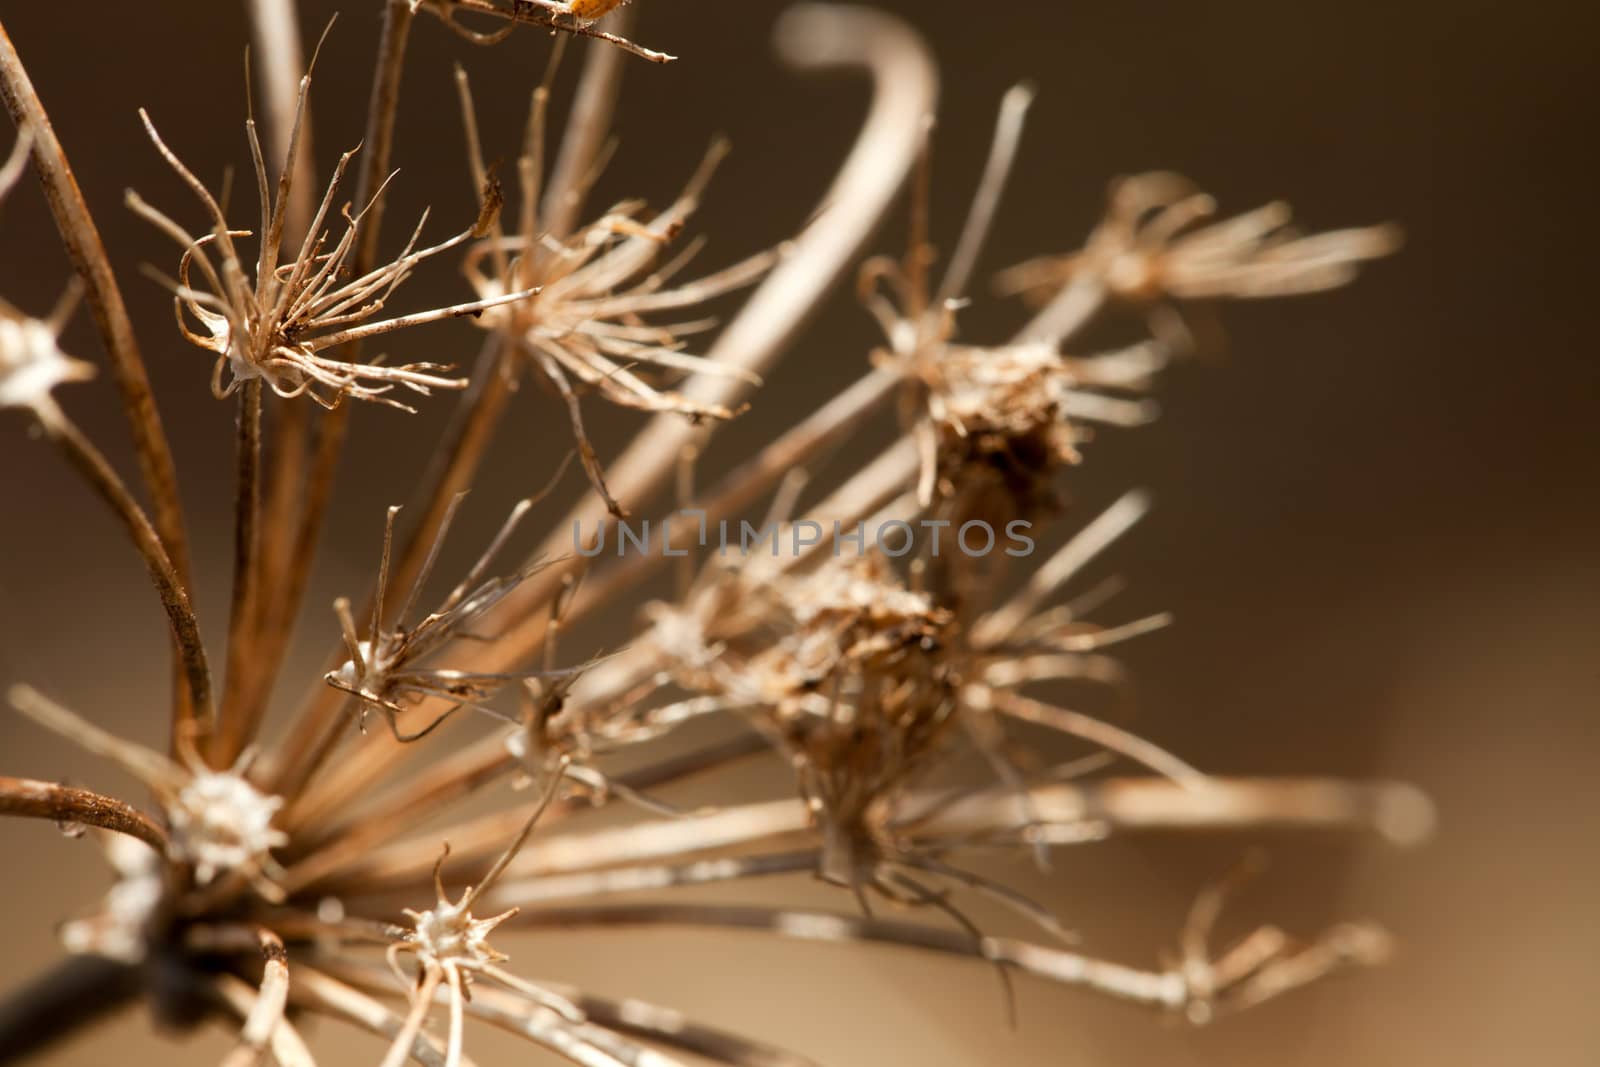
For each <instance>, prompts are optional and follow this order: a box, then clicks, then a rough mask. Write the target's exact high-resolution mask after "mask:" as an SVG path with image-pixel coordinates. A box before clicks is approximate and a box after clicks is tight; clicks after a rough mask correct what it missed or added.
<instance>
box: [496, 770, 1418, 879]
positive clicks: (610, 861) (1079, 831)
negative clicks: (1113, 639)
mask: <svg viewBox="0 0 1600 1067" xmlns="http://www.w3.org/2000/svg"><path fill="white" fill-rule="evenodd" d="M930 802H931V804H930ZM930 806H933V807H935V808H936V809H937V810H936V811H935V813H934V814H932V815H922V816H917V817H915V819H914V821H913V822H910V823H907V825H906V832H907V833H914V835H915V840H916V841H918V842H926V843H929V844H934V843H938V844H942V845H946V846H948V845H952V844H959V843H961V842H963V841H971V842H974V843H982V842H984V841H988V840H1008V841H1017V840H1022V839H1027V838H1037V839H1041V840H1045V841H1049V840H1050V839H1051V835H1052V833H1054V834H1055V835H1056V837H1057V838H1058V839H1060V840H1062V841H1071V842H1078V841H1082V840H1084V834H1083V830H1084V827H1086V826H1092V827H1098V828H1100V832H1101V833H1102V834H1103V833H1107V832H1123V831H1150V830H1163V829H1189V830H1202V829H1203V830H1214V831H1220V830H1238V829H1244V828H1261V827H1282V828H1287V827H1295V828H1300V829H1330V830H1331V829H1348V830H1364V831H1370V832H1375V833H1377V834H1379V835H1381V836H1382V837H1384V838H1385V839H1387V840H1389V841H1391V842H1393V843H1395V844H1398V845H1412V844H1416V843H1418V842H1419V841H1420V840H1422V839H1423V838H1425V837H1426V836H1427V834H1428V832H1429V828H1430V827H1431V824H1432V814H1431V808H1430V807H1429V805H1428V802H1427V800H1426V799H1425V798H1424V797H1423V796H1422V795H1421V794H1420V793H1418V792H1417V790H1415V789H1414V788H1412V787H1410V786H1405V785H1399V784H1395V783H1388V782H1376V783H1370V782H1348V781H1341V780H1338V779H1327V778H1306V779H1299V778H1284V779H1273V778H1260V779H1253V778H1207V779H1206V780H1205V784H1204V785H1202V786H1195V785H1188V784H1178V783H1175V782H1172V781H1171V780H1169V779H1166V778H1108V779H1102V780H1099V781H1094V782H1069V783H1052V784H1045V785H1036V786H1031V787H1029V788H1027V789H1026V790H1024V791H1022V792H1018V791H1017V790H1015V789H1011V788H1009V787H1006V788H996V789H990V790H984V791H981V792H979V793H976V794H974V795H972V796H969V797H965V798H958V799H955V800H953V801H949V802H945V801H943V800H941V799H940V798H939V797H937V796H935V795H931V794H912V795H910V796H908V797H906V798H905V799H904V800H903V801H902V802H901V804H900V806H899V808H898V809H897V811H898V813H899V814H900V815H902V816H908V817H909V816H913V814H914V813H916V812H919V811H921V812H927V811H928V810H929V809H930ZM891 821H893V820H891ZM812 833H813V831H812V829H811V817H810V814H809V813H808V811H807V810H806V807H805V805H804V803H803V802H802V801H801V800H799V799H792V800H776V801H766V802H763V803H757V804H746V805H741V806H738V807H731V808H724V809H722V810H719V811H715V812H712V813H710V814H707V815H694V816H685V817H681V818H676V819H666V820H658V821H649V822H642V823H634V824H631V825H629V826H624V827H618V828H615V829H606V830H592V831H587V832H585V833H582V834H557V835H551V836H547V837H544V838H542V839H541V840H539V841H535V842H533V843H532V844H531V845H529V846H528V848H526V849H525V850H523V852H522V854H521V855H520V856H519V857H518V858H517V860H516V862H515V863H514V864H512V868H511V874H512V875H513V876H514V877H516V878H536V877H542V876H546V875H556V874H572V873H578V872H584V871H597V870H605V869H608V868H614V867H623V866H632V865H638V864H642V863H656V862H662V861H667V860H672V861H680V862H681V861H687V860H689V859H691V858H694V857H701V856H711V855H718V854H723V853H726V852H729V851H737V850H743V849H750V848H753V847H757V846H759V847H761V848H762V849H765V850H769V851H770V850H783V849H788V848H794V847H796V846H797V845H804V844H807V843H808V838H809V836H810V835H811V834H812Z"/></svg>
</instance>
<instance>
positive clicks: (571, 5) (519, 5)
mask: <svg viewBox="0 0 1600 1067" xmlns="http://www.w3.org/2000/svg"><path fill="white" fill-rule="evenodd" d="M408 2H409V3H410V5H411V9H412V10H413V11H418V10H422V11H427V12H428V13H429V14H432V15H435V16H437V17H438V18H439V20H440V21H442V22H443V23H444V24H445V25H446V26H449V27H450V28H451V29H452V30H454V31H455V32H456V33H458V34H460V35H461V36H462V37H465V38H466V39H467V40H469V41H472V42H473V43H474V44H498V43H499V42H500V41H503V40H505V38H506V37H507V36H509V35H510V33H511V31H512V30H514V29H516V28H517V26H518V25H529V26H543V27H547V28H549V29H551V30H555V31H560V32H563V33H570V34H576V35H578V36H581V37H593V38H596V39H598V40H601V41H605V42H607V43H608V44H612V45H615V46H616V47H618V48H620V49H622V50H623V51H624V52H628V53H631V54H632V55H636V56H638V57H640V58H641V59H648V60H650V61H651V62H652V63H670V62H672V61H673V60H674V59H675V58H677V57H676V56H669V55H667V54H666V53H665V52H657V51H654V50H652V49H649V48H645V47H643V46H642V45H638V44H635V43H634V42H632V41H630V40H628V39H627V38H626V37H621V36H618V35H617V34H614V33H607V32H606V31H604V30H600V29H596V28H595V25H594V24H595V23H596V22H598V21H599V20H600V19H602V18H604V17H605V16H606V15H609V14H610V13H611V12H613V11H615V10H617V9H618V8H620V7H622V6H623V5H625V4H627V3H630V2H631V0H408ZM463 14H466V15H481V16H483V17H485V18H490V19H498V20H500V21H503V22H505V23H506V25H505V26H503V27H501V28H500V29H499V30H496V31H493V32H489V33H484V32H481V31H478V30H473V29H470V28H468V27H466V26H464V25H462V24H461V23H460V22H459V21H458V16H460V15H463Z"/></svg>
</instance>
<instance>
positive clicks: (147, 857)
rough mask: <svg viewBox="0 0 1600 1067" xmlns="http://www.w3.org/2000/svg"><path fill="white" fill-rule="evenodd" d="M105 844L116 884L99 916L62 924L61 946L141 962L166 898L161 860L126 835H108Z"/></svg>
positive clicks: (104, 836) (105, 835) (103, 843)
mask: <svg viewBox="0 0 1600 1067" xmlns="http://www.w3.org/2000/svg"><path fill="white" fill-rule="evenodd" d="M100 843H101V847H102V848H103V850H104V851H105V855H106V859H107V860H108V861H109V862H110V864H111V866H112V868H113V869H114V870H115V871H116V873H117V880H116V882H115V883H113V885H112V886H111V889H110V891H109V892H107V893H106V897H105V901H104V902H103V904H102V905H101V909H100V911H99V912H98V913H97V914H95V915H92V916H88V917H86V918H82V919H73V920H70V921H69V922H65V923H62V924H61V930H60V936H61V945H62V947H63V948H65V949H66V950H67V951H68V952H73V953H89V954H93V955H96V956H104V957H106V958H108V959H114V960H121V961H122V962H124V963H135V964H136V963H142V962H144V958H145V955H146V953H147V951H148V948H147V946H148V944H149V937H148V929H149V926H150V923H151V922H152V920H154V918H155V917H156V915H157V913H158V912H159V910H160V908H161V903H162V901H163V899H165V896H166V881H165V879H164V878H163V877H162V872H161V857H160V856H159V855H157V854H156V851H155V849H153V848H151V847H150V846H149V845H147V844H145V843H144V842H143V841H139V840H136V839H135V838H132V837H126V836H124V835H122V834H104V835H102V836H101V837H100Z"/></svg>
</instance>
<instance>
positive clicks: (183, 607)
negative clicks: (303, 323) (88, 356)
mask: <svg viewBox="0 0 1600 1067" xmlns="http://www.w3.org/2000/svg"><path fill="white" fill-rule="evenodd" d="M38 415H39V424H40V426H41V427H42V428H43V429H44V432H45V436H47V437H49V438H50V440H51V441H52V442H54V443H55V444H56V445H57V446H58V447H59V448H60V449H61V451H62V454H63V455H65V456H66V457H67V460H68V461H69V462H70V463H71V464H72V465H73V466H74V467H76V468H77V469H78V471H79V473H81V474H82V475H83V476H84V478H85V479H87V481H88V482H89V484H90V485H91V486H92V487H93V488H94V490H95V491H96V492H97V493H99V495H100V498H101V499H102V500H104V501H105V502H106V504H107V505H109V506H110V508H111V510H112V511H113V512H114V513H115V514H116V516H117V518H118V519H120V520H122V524H123V526H125V527H126V528H127V531H128V534H129V536H130V537H131V538H132V539H133V544H134V547H135V548H136V549H138V550H139V554H140V555H141V556H142V557H143V558H144V563H145V568H146V570H148V571H149V572H150V579H151V581H153V582H154V583H155V587H156V592H157V594H159V595H160V597H161V606H162V607H163V608H165V609H166V613H167V624H168V627H169V629H170V630H171V631H172V640H173V644H174V646H175V647H176V649H177V652H178V657H179V662H180V663H181V664H182V667H183V672H184V679H185V681H186V682H187V684H188V688H189V692H190V694H191V695H192V696H193V700H194V708H195V710H196V713H197V715H198V721H199V722H201V723H210V722H211V721H212V703H211V668H210V666H209V665H208V664H207V662H206V650H205V645H204V643H203V642H202V641H201V639H200V625H199V623H198V622H196V621H195V616H194V609H193V608H192V607H191V606H190V603H189V592H188V589H187V587H186V586H185V584H184V581H183V578H182V577H181V576H180V575H179V574H178V572H177V569H176V568H175V567H174V565H173V563H172V560H171V559H170V557H168V555H167V552H166V548H165V547H164V546H163V544H162V540H161V536H160V534H158V533H157V532H156V528H155V526H154V525H152V524H151V522H150V519H149V518H148V517H147V516H146V515H145V513H144V509H143V508H141V507H140V506H139V502H138V501H137V500H135V499H134V498H133V494H132V493H131V492H130V491H129V490H128V487H127V486H126V485H125V484H123V481H122V479H121V478H120V477H119V476H118V475H117V472H116V471H115V470H114V469H112V466H111V464H110V463H108V462H107V461H106V458H105V456H103V455H101V454H100V450H99V449H97V448H95V446H94V445H93V443H91V442H90V441H89V439H88V438H87V437H85V436H83V432H82V431H81V430H79V429H78V427H77V426H76V425H74V424H73V422H72V421H71V420H70V419H68V418H67V415H66V413H65V412H63V411H62V410H61V409H60V408H59V407H56V406H55V405H51V406H50V407H49V408H44V409H41V410H40V411H39V412H38ZM182 728H183V726H182V724H177V725H175V726H174V730H180V729H182ZM180 736H181V735H180Z"/></svg>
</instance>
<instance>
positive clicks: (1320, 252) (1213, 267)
mask: <svg viewBox="0 0 1600 1067" xmlns="http://www.w3.org/2000/svg"><path fill="white" fill-rule="evenodd" d="M1215 213H1216V202H1215V201H1213V200H1212V199H1211V197H1209V196H1207V195H1206V194H1204V193H1202V192H1200V191H1199V190H1198V189H1197V188H1196V187H1195V186H1194V184H1193V183H1191V182H1190V181H1189V180H1188V179H1187V178H1184V177H1182V176H1181V175H1178V174H1172V173H1170V172H1166V171H1157V172H1154V173H1150V174H1140V175H1136V176H1134V177H1131V178H1122V179H1119V180H1118V181H1116V182H1113V183H1112V185H1111V194H1110V203H1109V206H1108V208H1107V210H1106V217H1105V220H1104V221H1102V222H1101V223H1100V225H1099V226H1097V227H1096V228H1095V230H1094V232H1093V233H1091V234H1090V235H1089V240H1088V242H1087V243H1086V244H1085V245H1084V248H1083V250H1082V251H1080V252H1074V253H1072V254H1070V255H1066V256H1046V257H1042V258H1040V259H1033V260H1029V261H1028V262H1026V263H1022V264H1019V265H1017V266H1015V267H1012V268H1011V269H1009V270H1007V271H1005V272H1004V273H1003V274H1001V275H1000V276H999V277H998V278H997V279H996V285H997V287H998V288H1000V289H1001V290H1002V291H1004V292H1011V293H1020V294H1022V295H1024V296H1026V297H1027V298H1028V299H1029V300H1030V301H1033V302H1034V303H1043V302H1045V301H1046V300H1049V299H1050V298H1051V297H1052V296H1053V295H1054V294H1055V293H1057V292H1058V291H1059V290H1060V289H1061V288H1062V287H1064V286H1066V285H1070V284H1071V283H1072V282H1074V281H1077V280H1079V279H1091V280H1094V281H1097V282H1099V283H1101V284H1103V285H1104V286H1105V287H1106V288H1107V289H1108V290H1109V291H1110V292H1111V294H1112V295H1113V296H1115V297H1116V298H1117V299H1119V300H1125V301H1128V302H1131V303H1136V304H1146V303H1152V302H1156V301H1161V300H1206V299H1213V298H1217V297H1229V298H1233V299H1255V298H1261V297H1277V296H1292V295H1296V294H1300V293H1314V292H1320V291H1321V290H1324V289H1335V288H1338V287H1339V286H1341V285H1347V284H1349V282H1350V281H1351V280H1352V279H1354V278H1355V276H1356V268H1357V266H1359V265H1360V264H1361V263H1363V262H1365V261H1367V260H1371V259H1378V258H1381V257H1383V256H1387V255H1389V254H1390V253H1392V252H1393V251H1394V250H1395V249H1396V248H1397V247H1398V246H1399V243H1400V237H1399V232H1398V230H1396V228H1395V227H1393V226H1366V227H1362V228H1360V229H1349V230H1334V231H1331V232H1328V233H1321V234H1314V235H1311V236H1302V235H1301V234H1299V233H1298V232H1296V231H1295V230H1293V229H1291V228H1290V225H1289V223H1290V218H1291V212H1290V209H1289V205H1287V204H1285V203H1282V202H1274V203H1271V204H1267V205H1265V206H1264V207H1259V208H1257V209H1255V210H1254V211H1249V212H1246V213H1245V214H1243V215H1239V216H1236V217H1235V218H1232V219H1228V220H1226V221H1223V222H1210V223H1207V222H1206V220H1208V219H1210V218H1211V216H1212V215H1214V214H1215ZM1202 223H1205V224H1204V225H1199V224H1202ZM1197 226H1198V228H1196V227H1197Z"/></svg>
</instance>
